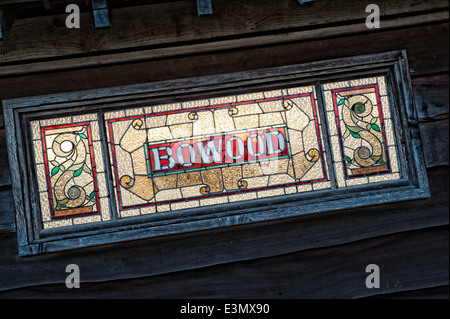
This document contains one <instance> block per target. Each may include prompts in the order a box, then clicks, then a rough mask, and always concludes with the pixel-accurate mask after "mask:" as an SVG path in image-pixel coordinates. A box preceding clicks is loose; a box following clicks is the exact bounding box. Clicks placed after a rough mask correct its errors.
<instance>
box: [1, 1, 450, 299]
mask: <svg viewBox="0 0 450 319" xmlns="http://www.w3.org/2000/svg"><path fill="white" fill-rule="evenodd" d="M379 2H380V4H379V5H380V8H381V9H382V10H381V12H382V17H381V28H380V29H376V30H368V29H367V28H366V27H365V24H364V20H365V16H366V13H365V11H364V9H365V5H362V4H361V2H360V1H356V0H354V1H353V0H347V1H340V2H338V3H339V4H336V3H337V2H335V1H321V0H318V1H316V2H315V3H314V5H313V6H306V5H305V6H297V4H296V1H283V2H282V3H283V5H278V4H279V3H281V1H263V2H261V1H248V2H246V4H245V5H242V4H241V3H240V2H239V1H225V0H222V1H219V0H217V1H213V9H214V14H213V15H211V16H202V17H198V16H197V13H196V11H195V2H194V1H175V2H167V3H162V4H155V5H153V6H144V7H131V8H123V9H118V11H117V12H116V14H114V15H112V17H111V29H110V30H95V29H94V27H93V22H92V21H91V20H90V19H88V15H87V14H83V15H82V20H81V23H82V25H85V26H86V27H84V28H82V29H80V31H74V32H77V33H76V34H75V33H73V34H71V35H70V30H67V29H65V28H56V27H54V23H55V19H57V18H59V19H63V18H65V16H64V15H59V16H44V17H41V18H39V19H19V20H16V21H15V22H14V23H15V24H14V25H13V27H12V28H11V30H10V33H9V35H10V36H9V38H8V40H7V41H3V42H0V54H1V55H0V58H1V59H0V100H4V99H10V98H16V97H26V96H33V95H41V94H50V93H62V92H70V91H75V90H83V89H92V88H104V87H110V86H118V85H126V84H135V83H142V82H151V81H159V80H170V79H177V78H184V77H191V76H202V75H213V74H219V73H229V72H236V71H246V70H254V69H259V68H265V67H276V66H282V65H287V64H296V63H304V62H312V61H317V60H324V59H331V58H340V57H346V56H355V55H363V54H371V53H380V52H386V51H391V50H402V49H405V50H406V51H407V54H408V59H409V68H410V73H411V76H412V82H413V90H414V98H415V104H416V108H417V112H418V115H419V124H418V125H419V128H420V134H421V139H422V143H423V148H424V150H423V151H424V157H425V161H426V166H427V173H428V179H429V184H430V191H431V197H430V198H428V199H423V200H416V201H408V202H402V203H395V204H389V205H381V206H373V207H367V208H358V209H350V210H345V211H336V212H331V213H323V214H313V215H308V216H301V217H295V218H289V219H287V220H278V221H272V222H263V223H257V224H250V225H245V226H236V227H229V228H224V229H219V230H214V231H203V232H196V233H193V234H183V235H176V236H170V237H161V238H154V239H148V240H138V241H132V242H127V243H122V244H112V245H105V246H98V247H92V248H86V249H80V250H73V251H66V252H60V253H52V254H48V255H39V256H32V257H19V256H18V252H17V242H16V240H17V239H16V232H15V221H14V207H13V206H14V205H13V199H12V191H11V185H10V183H11V179H10V176H9V167H8V160H7V150H6V142H5V132H4V123H3V117H2V116H1V117H0V203H1V204H0V247H1V249H0V297H3V298H21V297H43V298H47V297H48V298H51V297H58V298H61V297H67V298H71V297H77V298H79V297H85V298H96V297H104V298H124V297H128V298H129V297H131V298H140V297H144V298H185V297H188V298H208V297H214V298H233V297H235V298H363V297H373V298H379V297H382V298H389V297H392V298H402V297H405V298H421V297H424V298H425V297H431V298H442V297H445V298H448V269H449V267H448V266H449V258H448V242H449V240H448V233H449V230H448V207H449V204H448V200H449V195H448V183H449V182H448V177H449V175H448V164H449V151H448V144H449V142H448V134H449V129H448V88H449V84H448V83H449V78H448V70H449V69H448V66H449V52H448V44H449V43H448V36H449V30H448V1H426V2H423V1H413V0H410V1H403V2H400V1H379ZM344 4H345V5H344ZM314 10H316V11H314ZM314 12H315V13H316V14H313V13H314ZM144 13H145V14H151V15H162V16H164V17H166V18H167V19H158V21H164V23H163V24H162V25H160V24H159V25H158V24H157V25H155V23H154V21H153V22H149V23H145V22H146V21H148V18H146V17H145V14H144ZM130 17H134V19H130ZM150 21H152V20H151V19H150ZM31 30H33V31H31ZM47 30H50V31H47ZM120 30H123V31H122V32H121V31H120ZM82 31H83V32H82ZM8 41H9V42H8ZM71 263H75V264H78V265H79V267H80V271H81V287H82V289H71V290H69V289H67V288H66V286H65V284H64V283H65V278H66V276H67V273H65V267H66V265H68V264H71ZM371 263H375V264H378V265H379V266H380V272H381V287H380V288H379V289H368V288H366V286H365V278H366V276H367V273H365V267H366V265H367V264H371Z"/></svg>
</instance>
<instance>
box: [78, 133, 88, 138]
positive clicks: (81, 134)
mask: <svg viewBox="0 0 450 319" xmlns="http://www.w3.org/2000/svg"><path fill="white" fill-rule="evenodd" d="M78 135H80V137H81V138H87V136H86V135H85V134H84V133H80V134H78Z"/></svg>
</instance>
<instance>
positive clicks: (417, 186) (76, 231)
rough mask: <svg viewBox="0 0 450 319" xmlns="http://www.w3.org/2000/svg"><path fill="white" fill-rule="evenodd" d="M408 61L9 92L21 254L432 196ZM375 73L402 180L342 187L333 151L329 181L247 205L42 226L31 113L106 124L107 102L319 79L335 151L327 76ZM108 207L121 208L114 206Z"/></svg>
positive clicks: (128, 103) (142, 101) (401, 56)
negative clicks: (20, 94) (383, 88)
mask: <svg viewBox="0 0 450 319" xmlns="http://www.w3.org/2000/svg"><path fill="white" fill-rule="evenodd" d="M408 70H409V69H408V62H407V56H406V51H393V52H386V53H380V54H373V55H367V56H357V57H349V58H344V59H335V60H326V61H318V62H313V63H305V64H298V65H289V66H282V67H277V68H268V69H261V70H256V71H254V70H253V71H246V72H238V73H231V74H219V75H214V76H203V77H194V78H189V79H177V80H170V81H161V82H153V83H146V84H139V85H128V86H122V87H114V88H108V89H95V90H88V91H79V92H71V93H63V94H55V95H45V96H37V97H28V98H19V99H13V100H5V101H3V106H4V117H5V129H6V138H7V146H8V156H9V161H10V169H11V177H12V187H13V194H14V203H15V214H16V227H17V237H18V248H19V255H21V256H26V255H36V254H41V253H47V252H55V251H61V250H67V249H74V248H81V247H88V246H93V245H101V244H108V243H116V242H122V241H128V240H134V239H140V238H149V237H157V236H163V235H170V234H178V233H186V232H193V231H200V230H206V229H214V228H221V227H227V226H233V225H240V224H247V223H254V222H261V221H268V220H274V219H282V218H289V217H293V216H299V215H305V214H311V213H319V212H328V211H334V210H340V209H347V208H355V207H361V206H370V205H377V204H383V203H388V202H397V201H404V200H412V199H418V198H426V197H429V196H430V192H429V187H428V180H427V175H426V169H425V165H424V159H423V153H422V147H421V141H420V136H419V129H418V124H417V114H416V110H415V106H414V102H413V95H412V87H411V79H410V76H409V72H408ZM371 75H377V76H378V75H381V76H383V75H384V76H386V79H387V83H386V85H387V87H388V97H389V102H390V104H391V109H392V111H393V115H392V117H393V120H394V127H395V128H396V134H395V138H396V145H397V149H398V151H399V154H398V160H399V165H400V167H401V171H402V172H403V174H404V176H402V178H401V179H400V180H394V181H387V182H380V183H374V184H367V185H361V186H352V187H347V188H343V189H338V188H337V187H336V181H335V180H334V173H333V172H334V168H333V165H332V163H331V159H330V158H331V156H328V159H327V161H328V171H329V173H330V174H329V175H330V180H331V184H332V187H331V189H324V190H316V191H314V192H310V193H296V194H290V195H284V196H278V197H270V198H263V199H258V200H255V201H251V203H248V202H247V203H246V207H245V208H243V207H242V206H243V205H242V202H240V203H239V202H238V203H227V204H219V205H215V206H207V207H199V208H193V209H187V210H179V211H172V212H167V213H164V214H150V215H148V216H138V217H132V218H125V219H120V220H119V219H117V217H116V218H114V217H113V218H112V220H111V221H105V222H101V223H92V224H84V225H76V226H68V227H62V228H55V229H42V226H41V224H42V222H41V220H40V213H39V200H38V198H37V196H36V191H35V190H36V188H37V186H36V185H37V178H36V174H35V172H34V168H33V167H32V165H30V164H31V163H32V161H31V154H30V153H31V148H32V147H31V144H30V141H31V139H30V136H31V133H30V128H29V126H30V125H29V121H31V120H34V119H40V118H51V117H56V116H64V115H67V114H81V113H89V112H98V114H99V125H100V131H103V132H105V126H104V123H105V121H104V117H103V112H104V111H106V110H113V109H118V108H121V107H122V108H123V107H127V108H132V107H134V106H140V105H148V104H149V103H151V104H155V103H165V102H174V101H182V100H185V99H186V98H189V99H200V98H206V97H211V96H223V95H227V94H240V93H248V92H252V91H255V90H260V89H261V90H265V89H275V88H281V87H287V86H289V85H306V84H309V85H311V84H313V85H315V88H316V94H317V99H318V110H319V116H320V118H321V121H322V123H323V125H322V130H323V133H324V146H325V149H326V152H327V154H330V145H329V138H328V128H327V125H326V122H327V121H326V120H325V114H324V113H325V111H324V105H323V96H322V94H321V92H322V91H321V89H320V85H321V84H322V83H326V82H331V81H339V80H343V79H352V78H358V77H360V78H361V77H367V76H371ZM101 141H102V147H103V157H104V158H105V160H106V161H109V159H108V155H107V154H109V153H108V150H107V142H106V134H101ZM109 164H110V163H105V167H106V173H107V176H111V166H110V165H109ZM107 184H108V189H109V192H110V194H113V193H114V192H113V189H112V182H111V178H107ZM110 201H114V196H110ZM110 207H111V209H112V210H114V208H113V207H115V205H110ZM112 216H117V214H116V215H114V212H113V211H112Z"/></svg>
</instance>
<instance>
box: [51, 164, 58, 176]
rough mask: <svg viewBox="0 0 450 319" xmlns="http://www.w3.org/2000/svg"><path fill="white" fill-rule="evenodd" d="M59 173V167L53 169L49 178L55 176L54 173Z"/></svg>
mask: <svg viewBox="0 0 450 319" xmlns="http://www.w3.org/2000/svg"><path fill="white" fill-rule="evenodd" d="M58 172H59V166H56V167H53V169H52V171H51V173H50V174H51V176H53V175H55V174H56V173H58Z"/></svg>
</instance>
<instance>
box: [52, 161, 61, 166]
mask: <svg viewBox="0 0 450 319" xmlns="http://www.w3.org/2000/svg"><path fill="white" fill-rule="evenodd" d="M50 163H51V164H52V165H53V166H59V163H58V162H57V161H54V160H53V161H50Z"/></svg>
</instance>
